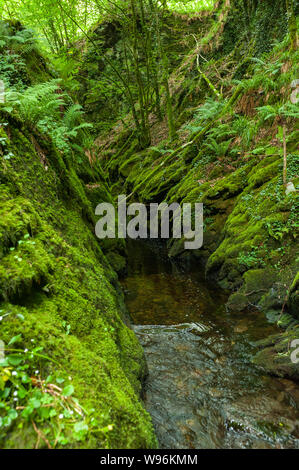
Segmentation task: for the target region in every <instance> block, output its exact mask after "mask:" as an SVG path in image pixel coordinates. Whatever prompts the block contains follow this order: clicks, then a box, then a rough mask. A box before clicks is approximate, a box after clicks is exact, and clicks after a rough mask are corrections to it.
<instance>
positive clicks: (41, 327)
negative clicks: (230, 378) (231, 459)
mask: <svg viewBox="0 0 299 470" xmlns="http://www.w3.org/2000/svg"><path fill="white" fill-rule="evenodd" d="M1 122H2V123H3V122H5V123H6V125H5V126H3V125H2V127H1V137H2V142H4V141H3V139H4V140H5V145H2V147H1V150H0V154H1V155H0V180H1V191H0V200H1V204H0V213H1V222H0V257H1V265H0V310H1V320H2V321H1V340H3V341H4V342H5V344H8V343H9V341H10V340H11V338H12V337H14V336H17V335H20V337H19V340H18V343H17V347H18V348H19V349H20V350H24V349H28V350H29V351H30V350H31V349H32V341H34V342H35V346H38V347H40V348H42V350H43V354H44V355H45V356H48V357H49V358H50V362H48V361H44V360H42V359H36V362H35V364H36V365H35V367H36V368H38V369H39V371H40V376H41V378H42V379H45V378H46V377H47V376H48V375H49V374H54V375H55V376H58V377H59V376H60V377H63V378H65V379H67V377H69V376H70V377H71V379H72V382H71V383H72V385H73V387H74V394H75V395H74V396H75V397H76V399H77V400H78V401H79V403H80V406H82V408H83V409H84V410H87V411H88V410H91V409H93V410H94V412H93V413H94V418H95V419H96V420H97V422H98V427H99V428H100V429H106V431H103V432H98V431H96V430H95V431H93V429H91V431H90V432H89V433H88V434H87V435H86V437H85V438H83V439H81V440H79V441H78V440H76V439H75V437H74V436H72V435H68V436H67V439H68V440H67V442H68V446H69V447H90V448H103V447H104V448H151V447H155V446H156V440H155V437H154V433H153V428H152V424H151V419H150V417H149V415H148V413H147V412H146V411H145V409H144V407H143V404H142V402H141V401H140V393H141V382H142V380H143V378H144V376H145V374H146V363H145V359H144V355H143V351H142V348H141V346H140V345H139V343H138V341H137V339H136V337H135V334H134V333H133V331H132V330H131V329H130V327H129V326H128V322H127V315H126V310H125V307H124V303H123V298H122V293H121V289H120V287H119V285H118V281H117V276H116V273H115V271H114V270H113V268H112V267H111V264H110V263H109V261H108V259H107V258H106V257H105V255H104V253H103V251H102V249H101V244H100V243H99V241H98V240H97V239H96V238H95V235H94V233H93V231H94V228H93V220H94V216H93V213H94V207H93V204H91V202H90V201H93V202H94V200H95V199H97V198H101V197H102V198H104V197H105V198H106V193H107V190H105V195H103V194H101V195H99V194H97V195H96V197H95V199H94V198H93V197H91V194H90V192H91V191H92V189H91V188H86V187H85V185H84V184H83V183H82V182H81V180H80V179H79V178H78V176H77V174H76V172H75V171H74V169H73V168H71V166H70V163H69V162H68V159H67V158H68V157H66V156H64V155H62V154H61V153H59V152H58V151H57V150H56V149H55V148H54V147H53V145H52V144H51V142H50V141H48V140H47V138H44V136H42V135H39V134H35V135H34V138H33V134H32V131H29V130H28V129H27V128H26V125H24V124H23V123H21V122H19V121H18V120H16V119H14V118H11V117H10V116H9V115H4V114H2V115H1ZM35 142H36V143H37V144H38V151H37V145H34V143H35ZM7 154H9V155H10V158H7V159H6V158H5V155H7ZM41 154H43V155H44V156H45V158H46V160H47V165H45V164H44V159H41V157H40V155H41ZM85 164H87V165H88V163H85ZM99 202H101V201H99ZM111 257H112V258H113V260H114V261H115V260H116V261H117V262H116V263H115V262H114V261H113V264H114V265H115V267H117V266H118V267H120V264H121V265H122V266H121V267H123V264H124V260H123V258H121V257H120V256H119V255H115V254H114V255H111V254H110V258H111ZM116 257H117V259H116ZM116 265H117V266H116ZM31 373H33V372H31ZM20 426H22V429H21V427H20ZM107 426H108V428H107ZM46 427H47V423H46V422H44V424H42V425H41V428H40V430H41V431H42V432H43V431H44V429H45V428H46ZM20 429H21V431H20ZM107 429H108V431H107ZM36 437H37V436H36V432H35V431H34V429H33V427H32V424H31V422H30V421H28V422H27V421H26V420H24V419H23V418H22V417H19V418H17V419H16V420H15V421H14V424H12V425H10V426H9V428H8V429H6V432H5V435H4V436H3V433H0V439H1V442H2V447H6V448H21V447H27V448H30V447H34V446H35V443H36ZM48 439H49V440H51V439H52V436H51V433H50V434H48ZM54 440H55V439H54ZM40 445H45V443H44V441H42V442H41V443H40ZM62 445H63V443H60V444H58V446H62Z"/></svg>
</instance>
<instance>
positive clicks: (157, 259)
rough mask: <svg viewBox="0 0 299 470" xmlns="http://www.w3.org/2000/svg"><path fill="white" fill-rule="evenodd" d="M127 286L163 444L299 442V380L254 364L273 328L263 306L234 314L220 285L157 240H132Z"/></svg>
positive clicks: (216, 445)
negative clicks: (258, 344) (174, 258)
mask: <svg viewBox="0 0 299 470" xmlns="http://www.w3.org/2000/svg"><path fill="white" fill-rule="evenodd" d="M197 271H198V268H197ZM122 284H123V287H124V290H125V294H126V302H127V307H128V309H129V312H130V314H131V318H132V321H133V324H134V326H133V328H134V330H135V332H136V334H137V336H138V338H139V340H140V343H141V344H142V346H143V348H144V351H145V354H146V358H147V362H148V368H149V375H148V378H147V382H146V385H145V396H144V400H145V405H146V408H147V410H148V411H149V413H150V414H151V416H152V419H153V423H154V426H155V429H156V434H157V437H158V440H159V444H160V448H162V449H163V448H164V449H205V448H209V449H211V448H299V409H298V405H299V387H298V385H296V384H295V383H294V382H292V381H290V380H286V379H279V378H275V377H270V376H268V375H266V374H265V373H264V372H263V371H262V370H261V369H260V368H258V367H256V366H254V365H253V364H252V363H251V357H252V355H253V354H254V351H255V346H254V342H255V341H257V340H258V339H262V338H264V337H266V336H267V335H269V334H271V333H275V332H276V331H277V329H276V327H274V326H273V325H270V324H269V323H267V321H266V319H265V318H264V316H263V315H262V314H261V313H260V312H257V311H251V312H246V313H244V312H242V313H240V312H238V313H234V312H230V313H228V312H227V311H226V309H225V301H226V297H225V295H224V294H222V293H219V289H218V288H217V287H216V286H213V285H212V286H211V285H208V284H207V282H206V281H205V280H204V278H203V275H202V274H201V273H198V272H196V270H194V269H192V268H191V267H190V268H189V269H188V270H186V269H185V270H182V269H179V268H178V267H177V266H176V265H175V264H174V263H172V262H171V261H170V260H169V259H168V258H167V256H166V254H165V253H164V252H163V249H162V248H161V247H159V246H158V245H150V244H147V243H142V242H134V243H131V244H129V268H128V275H127V277H126V278H125V279H124V280H123V282H122Z"/></svg>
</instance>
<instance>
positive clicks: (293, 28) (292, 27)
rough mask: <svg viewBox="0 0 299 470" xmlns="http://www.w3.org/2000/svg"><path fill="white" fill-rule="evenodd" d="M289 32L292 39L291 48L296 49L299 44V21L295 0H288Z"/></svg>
mask: <svg viewBox="0 0 299 470" xmlns="http://www.w3.org/2000/svg"><path fill="white" fill-rule="evenodd" d="M286 6H287V14H288V24H289V33H290V41H291V50H292V51H296V50H297V46H298V32H297V21H296V15H295V9H294V2H293V0H286Z"/></svg>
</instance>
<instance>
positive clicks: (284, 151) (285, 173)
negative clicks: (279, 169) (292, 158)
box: [282, 124, 287, 186]
mask: <svg viewBox="0 0 299 470" xmlns="http://www.w3.org/2000/svg"><path fill="white" fill-rule="evenodd" d="M282 129H283V176H282V179H283V184H284V186H286V185H287V128H286V125H285V124H283V126H282Z"/></svg>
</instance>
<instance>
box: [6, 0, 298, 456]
mask: <svg viewBox="0 0 299 470" xmlns="http://www.w3.org/2000/svg"><path fill="white" fill-rule="evenodd" d="M298 8H299V7H298V2H297V1H296V0H263V1H258V0H218V1H212V0H194V1H179V2H176V1H166V0H161V1H157V0H72V1H71V0H51V1H50V0H26V1H25V0H24V1H23V0H5V1H4V0H0V10H1V18H2V19H1V22H0V80H1V81H2V82H1V83H2V84H3V89H4V95H3V96H1V98H2V99H1V102H0V121H1V124H0V182H1V189H0V201H1V206H0V261H1V264H0V328H1V334H0V339H1V340H3V341H4V343H5V345H7V352H8V356H7V358H6V359H5V361H4V362H2V363H1V364H2V365H0V442H1V447H7V448H20V447H26V448H27V447H28V448H30V447H36V448H39V447H49V448H54V447H90V448H155V447H157V446H158V443H157V439H156V436H155V432H154V428H153V425H152V421H151V417H150V415H149V413H148V412H147V411H146V410H145V408H144V405H143V403H142V400H141V398H140V396H141V395H142V383H143V380H144V378H145V376H146V374H147V367H146V361H145V358H144V352H143V350H142V348H141V346H140V344H139V343H138V340H137V338H136V335H135V334H134V332H133V330H132V329H131V327H130V321H129V318H128V312H127V309H126V306H125V303H124V297H123V292H122V289H121V287H120V284H119V276H124V275H125V273H126V265H127V260H128V252H127V248H126V243H125V241H124V240H101V241H100V242H99V241H98V240H96V238H95V236H94V225H95V222H96V218H95V215H94V214H95V207H96V205H97V204H98V203H100V202H103V201H105V202H115V201H116V200H117V195H118V194H128V195H129V198H130V201H132V202H133V201H136V202H137V201H138V202H144V203H146V204H148V203H150V202H159V203H160V202H167V203H171V202H180V203H183V202H192V203H194V202H203V203H204V207H205V220H204V246H203V248H202V249H201V250H196V251H195V252H194V253H192V254H190V252H189V253H187V252H186V251H185V250H184V248H183V243H182V240H169V241H167V243H165V244H166V250H167V253H168V256H169V258H170V259H172V260H174V262H175V263H179V264H180V265H188V264H189V263H191V262H192V263H195V264H196V266H197V270H198V271H200V270H201V271H203V272H204V273H205V277H206V279H207V280H208V281H211V282H212V283H213V285H214V286H215V289H216V290H217V292H218V291H219V292H220V291H222V290H224V291H225V293H226V294H225V295H227V299H226V301H225V302H224V303H225V306H224V308H225V310H226V311H227V312H243V311H244V317H245V318H246V315H248V316H250V312H251V310H252V309H253V310H254V311H255V312H258V315H259V316H262V315H264V316H266V317H267V319H268V320H269V322H270V323H271V324H272V325H276V326H277V327H278V329H277V331H276V334H275V335H271V336H270V335H268V336H267V334H265V335H264V336H263V337H260V338H259V339H260V341H259V343H258V345H257V346H256V350H255V351H254V353H252V357H251V358H250V360H251V361H252V362H253V363H254V364H257V366H258V367H262V368H263V369H262V370H263V371H265V373H269V374H272V375H274V376H278V377H280V378H282V377H284V378H287V379H288V380H295V381H297V380H298V378H299V370H298V364H295V363H293V362H291V360H290V354H291V350H290V344H291V342H292V341H293V340H294V339H297V338H298V333H297V331H298V330H297V328H298V320H299V316H298V307H299V305H298V284H299V278H298V181H299V180H298V121H297V119H298V116H299V111H298V100H297V93H296V86H297V84H298V78H299V77H298ZM257 323H258V321H257ZM257 328H258V327H257ZM291 389H292V388H291ZM292 399H293V398H292ZM289 401H290V402H292V401H291V399H290V400H289ZM223 413H224V412H223ZM266 418H267V417H266ZM266 418H265V420H266ZM227 419H228V418H227ZM267 419H268V418H267ZM263 426H264V427H263ZM263 426H262V425H261V420H260V421H258V420H257V422H256V423H254V424H253V425H252V429H253V431H252V433H253V434H254V432H256V433H257V434H258V433H260V434H258V435H261V436H262V438H261V439H262V440H263V439H264V440H263V441H261V442H262V443H263V445H266V444H265V443H266V441H267V439H272V441H271V445H272V444H273V443H274V444H273V446H274V445H275V442H276V441H275V439H276V438H277V435H279V436H280V434H279V432H282V437H281V439H282V440H281V441H279V442H280V444H281V445H289V446H295V445H297V444H294V442H295V443H296V442H297V441H298V439H297V438H298V436H297V437H296V435H295V431H294V432H293V431H292V432H291V431H288V428H287V427H286V430H285V428H283V430H281V429H280V428H281V427H282V426H281V424H280V423H279V424H278V423H276V422H275V423H272V422H271V423H268V422H267V423H266V426H265V425H263ZM227 428H229V426H228V427H227ZM244 429H245V425H244V426H243V427H242V426H239V427H237V430H238V431H240V432H241V431H242V430H243V431H242V432H245V431H244ZM265 429H266V431H265ZM277 429H278V430H279V432H278V431H277ZM269 430H270V431H269ZM267 433H268V434H267ZM269 433H270V434H269ZM284 433H285V434H284ZM269 435H270V438H269ZM289 436H291V437H290V439H291V440H290V441H287V439H288V438H289ZM283 439H286V441H284V440H283ZM292 439H293V440H292ZM295 439H297V441H295ZM267 442H268V441H267ZM285 442H287V443H288V444H285ZM289 442H290V443H289ZM219 446H220V444H219Z"/></svg>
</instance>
